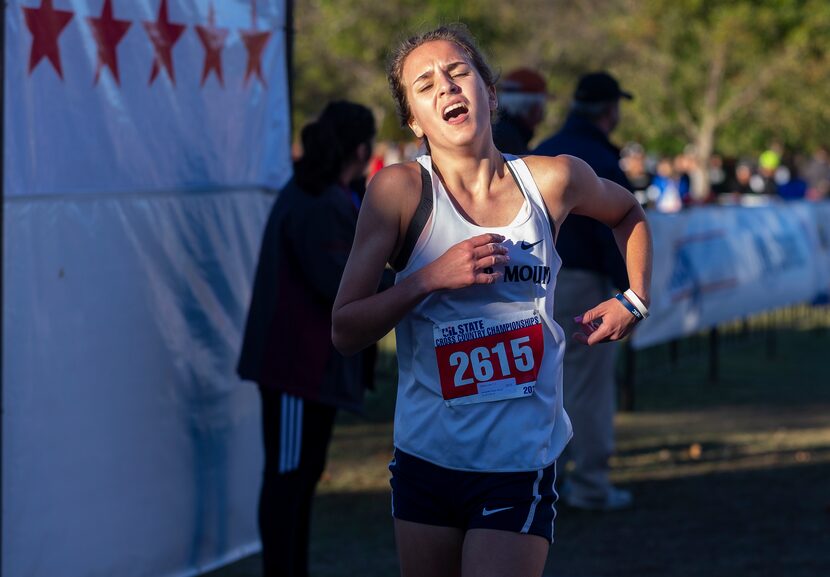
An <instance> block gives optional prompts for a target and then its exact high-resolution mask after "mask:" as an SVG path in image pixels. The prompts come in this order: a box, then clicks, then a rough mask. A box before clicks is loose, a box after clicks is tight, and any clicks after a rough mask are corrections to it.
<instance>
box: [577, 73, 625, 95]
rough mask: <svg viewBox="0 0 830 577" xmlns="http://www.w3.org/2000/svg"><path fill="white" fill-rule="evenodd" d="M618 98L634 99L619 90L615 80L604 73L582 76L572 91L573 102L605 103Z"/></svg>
mask: <svg viewBox="0 0 830 577" xmlns="http://www.w3.org/2000/svg"><path fill="white" fill-rule="evenodd" d="M620 98H626V99H628V100H631V99H633V98H634V97H633V96H632V95H631V93H630V92H626V91H625V90H623V89H621V88H620V84H619V82H617V79H616V78H614V77H613V76H611V75H610V74H608V73H607V72H604V71H603V72H591V73H590V74H586V75H584V76H583V77H582V78H580V79H579V83H578V84H577V85H576V90H575V91H574V100H578V101H579V102H607V101H609V100H619V99H620Z"/></svg>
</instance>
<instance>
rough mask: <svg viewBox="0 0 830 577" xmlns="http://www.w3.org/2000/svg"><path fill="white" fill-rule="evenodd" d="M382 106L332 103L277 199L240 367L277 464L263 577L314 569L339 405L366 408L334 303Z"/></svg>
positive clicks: (262, 511) (268, 494)
mask: <svg viewBox="0 0 830 577" xmlns="http://www.w3.org/2000/svg"><path fill="white" fill-rule="evenodd" d="M374 136H375V120H374V117H373V116H372V113H371V111H370V110H369V109H368V108H366V107H364V106H361V105H359V104H355V103H352V102H347V101H336V102H331V103H329V104H328V105H327V106H326V108H325V109H324V110H323V112H322V113H321V114H320V116H319V118H317V119H316V120H315V121H313V122H311V123H309V124H308V125H306V126H305V127H304V128H303V130H302V142H303V153H302V156H301V157H300V158H299V159H298V160H297V161H296V163H295V164H294V177H293V178H292V179H291V180H290V181H289V182H288V183H287V184H286V185H285V186H284V187H283V189H282V190H281V191H280V194H279V195H278V196H277V200H276V201H275V203H274V205H273V207H272V209H271V212H270V215H269V217H268V222H267V224H266V227H265V232H264V235H263V239H262V244H261V247H260V253H259V261H258V263H257V269H256V277H255V280H254V288H253V295H252V297H251V304H250V308H249V310H248V316H247V321H246V324H245V336H244V340H243V343H242V350H241V353H240V357H239V364H238V367H237V372H238V373H239V376H240V377H242V378H243V379H246V380H251V381H254V382H255V383H256V384H257V385H258V387H259V392H260V397H261V400H262V433H263V435H262V440H263V445H264V454H265V464H264V471H263V478H262V489H261V492H260V500H259V512H258V520H259V530H260V538H261V542H262V562H263V575H268V576H270V575H285V576H287V577H299V576H305V575H308V541H309V535H310V522H311V504H312V499H313V497H314V491H315V488H316V486H317V483H318V481H319V479H320V476H321V475H322V473H323V470H324V468H325V464H326V453H327V450H328V445H329V440H330V439H331V433H332V427H333V425H334V419H335V416H336V414H337V411H338V409H340V408H345V409H350V410H355V411H359V410H360V409H361V407H362V403H363V391H364V388H365V385H366V384H367V383H366V382H365V380H364V379H365V378H366V375H367V374H370V373H371V371H367V370H364V365H363V362H364V360H365V358H366V357H364V356H363V355H353V356H350V357H344V356H342V355H341V354H340V353H339V352H338V351H337V350H335V348H334V345H333V344H332V342H331V309H332V306H333V304H334V298H335V296H336V294H337V288H338V286H339V284H340V277H341V275H342V274H343V269H344V267H345V266H346V260H347V259H348V256H349V250H350V248H351V244H352V239H353V238H354V234H355V227H356V224H357V214H358V207H357V199H358V197H359V196H360V194H359V191H355V190H350V189H349V188H348V186H347V183H350V182H353V181H357V182H359V181H360V177H361V176H362V175H363V174H364V173H365V171H366V168H367V164H368V162H369V159H370V158H371V155H372V141H373V139H374Z"/></svg>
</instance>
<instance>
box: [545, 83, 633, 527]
mask: <svg viewBox="0 0 830 577" xmlns="http://www.w3.org/2000/svg"><path fill="white" fill-rule="evenodd" d="M631 98H632V96H631V94H629V93H628V92H625V91H624V90H622V89H621V88H620V85H619V83H618V82H617V80H616V79H615V78H614V77H613V76H611V75H610V74H608V73H607V72H594V73H591V74H586V75H584V76H582V77H581V78H580V79H579V83H578V84H577V87H576V90H575V92H574V95H573V100H572V101H571V111H570V114H569V115H568V118H567V120H566V121H565V124H564V126H563V127H562V128H561V129H560V130H559V132H557V133H556V134H554V135H553V136H551V137H550V138H548V139H547V140H545V141H543V142H542V143H541V144H540V145H539V146H538V147H537V148H536V150H534V151H533V154H540V155H548V156H557V155H560V154H569V155H572V156H576V157H578V158H581V159H582V160H584V161H585V162H587V163H588V164H589V165H590V166H591V168H593V169H594V171H595V172H596V173H597V175H598V176H599V177H600V178H605V179H608V180H611V181H613V182H616V183H617V184H619V185H621V186H623V187H625V188H627V189H628V190H631V189H632V187H631V183H630V182H629V181H628V178H626V175H625V173H624V172H623V170H622V168H621V167H620V150H619V148H617V147H616V146H614V145H613V144H612V143H611V141H610V140H609V139H608V136H609V134H610V133H611V132H612V131H613V130H614V129H615V128H616V126H617V124H618V123H619V120H620V100H621V99H628V100H630V99H631ZM556 250H557V252H558V253H559V256H560V257H561V258H562V270H561V271H560V272H559V278H558V280H557V286H556V300H555V309H554V317H555V319H556V322H557V323H558V324H559V325H560V326H561V327H562V328H563V329H564V330H565V334H566V335H568V334H574V333H578V332H579V331H580V329H579V327H578V325H577V324H576V323H575V322H574V317H575V316H578V315H580V314H581V313H582V311H584V310H586V308H588V307H590V303H594V302H597V301H598V300H603V299H605V298H608V296H609V295H613V294H614V292H615V289H616V291H624V290H626V289H627V288H628V276H627V274H626V269H625V262H624V261H623V259H622V256H621V255H620V251H619V249H618V248H617V245H616V242H615V240H614V237H613V235H612V233H611V230H610V229H609V228H608V227H607V226H605V225H603V224H601V223H600V222H598V221H596V220H593V219H590V218H587V217H584V216H577V215H570V216H569V217H568V219H567V220H566V221H565V222H564V223H563V224H562V226H561V229H560V230H559V234H558V237H557V242H556ZM616 354H617V345H616V344H611V345H609V346H603V347H586V346H583V345H579V344H576V343H574V342H573V340H570V341H569V342H568V346H567V348H566V349H565V363H564V400H565V410H566V411H568V415H570V417H571V421H572V423H573V428H574V437H573V439H572V440H571V442H570V444H569V445H568V447H567V448H566V449H565V453H564V454H563V457H562V461H561V462H562V464H563V465H564V464H566V463H567V462H568V461H570V462H571V463H570V464H571V466H572V468H570V469H568V468H563V470H565V471H568V472H567V473H566V477H565V481H564V482H563V484H562V500H563V501H564V502H565V503H566V504H568V505H569V506H572V507H575V508H579V509H587V510H596V511H612V510H618V509H625V508H628V507H630V506H631V505H632V502H633V498H632V495H631V493H630V492H629V491H626V490H624V489H619V488H617V487H614V486H613V485H612V484H611V481H610V479H609V467H610V465H609V459H610V457H611V455H612V454H613V452H614V413H615V411H616V398H615V397H616V395H615V393H616V382H615V375H614V372H615V364H616Z"/></svg>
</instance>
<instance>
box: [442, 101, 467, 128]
mask: <svg viewBox="0 0 830 577" xmlns="http://www.w3.org/2000/svg"><path fill="white" fill-rule="evenodd" d="M467 112H469V110H468V109H467V105H465V104H464V103H462V102H456V103H455V104H450V105H449V106H447V107H446V108H445V109H444V120H446V121H447V122H449V123H452V122H453V121H457V122H458V121H461V120H463V118H462V117H463V116H465V115H466V114H467Z"/></svg>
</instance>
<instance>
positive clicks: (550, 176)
mask: <svg viewBox="0 0 830 577" xmlns="http://www.w3.org/2000/svg"><path fill="white" fill-rule="evenodd" d="M523 160H524V161H525V164H527V168H528V169H529V170H530V174H532V175H533V180H534V181H535V182H536V186H538V187H539V190H540V192H542V194H543V195H548V194H561V193H562V192H563V191H564V190H565V188H566V187H567V186H568V183H569V182H570V180H571V176H572V171H573V170H574V164H575V163H578V162H582V161H580V160H579V159H578V158H576V157H575V156H570V155H568V154H560V155H559V156H535V155H530V156H525V157H524V158H523Z"/></svg>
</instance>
